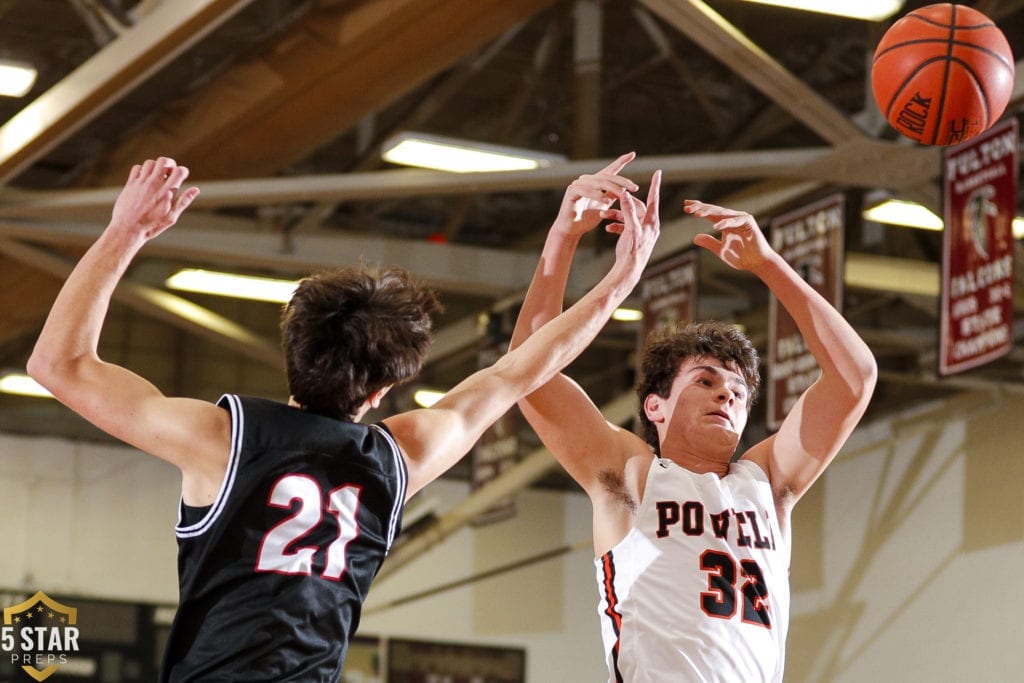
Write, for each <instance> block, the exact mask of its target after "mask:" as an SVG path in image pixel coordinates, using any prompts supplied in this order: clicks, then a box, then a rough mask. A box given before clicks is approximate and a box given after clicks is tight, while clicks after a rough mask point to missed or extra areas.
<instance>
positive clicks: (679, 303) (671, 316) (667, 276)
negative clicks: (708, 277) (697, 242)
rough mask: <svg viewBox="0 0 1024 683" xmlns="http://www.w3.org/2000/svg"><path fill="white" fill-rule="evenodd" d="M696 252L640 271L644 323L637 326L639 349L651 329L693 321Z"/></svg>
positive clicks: (695, 305)
mask: <svg viewBox="0 0 1024 683" xmlns="http://www.w3.org/2000/svg"><path fill="white" fill-rule="evenodd" d="M699 256H700V254H699V252H698V251H697V249H687V250H686V251H681V252H679V253H678V254H676V255H674V256H670V257H668V258H666V259H663V260H661V261H659V262H657V263H654V264H651V265H650V266H648V267H647V270H645V271H644V275H643V279H641V280H640V301H641V306H642V307H643V314H644V321H643V324H642V325H641V326H640V343H641V346H642V345H643V342H644V340H645V339H647V335H648V334H650V333H651V332H652V331H654V330H655V329H658V328H661V327H666V326H668V325H671V324H673V323H676V322H680V323H689V322H693V321H694V320H696V318H697V276H698V270H697V267H698V264H699V262H700V259H699Z"/></svg>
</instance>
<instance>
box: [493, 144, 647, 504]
mask: <svg viewBox="0 0 1024 683" xmlns="http://www.w3.org/2000/svg"><path fill="white" fill-rule="evenodd" d="M634 157H635V155H634V154H633V153H629V154H624V155H622V156H621V157H619V158H618V159H616V160H615V161H614V162H612V163H611V164H609V165H608V166H606V167H605V168H603V169H601V170H600V171H598V172H597V173H595V174H593V175H583V176H580V177H579V178H578V179H577V180H576V181H574V182H573V183H572V184H571V185H570V186H569V187H568V189H567V190H566V192H565V196H564V197H563V199H562V205H561V207H560V209H559V212H558V216H557V217H556V219H555V221H554V223H553V224H552V226H551V229H550V231H549V232H548V236H547V240H546V241H545V243H544V249H543V251H542V253H541V258H540V261H539V263H538V264H537V270H536V271H535V272H534V276H533V280H532V281H531V282H530V288H529V290H528V291H527V294H526V299H525V300H524V301H523V306H522V309H521V311H520V313H519V319H518V320H517V321H516V327H515V331H514V332H513V334H512V344H511V346H512V348H515V347H516V346H517V345H518V344H521V343H523V341H524V340H525V339H527V338H528V337H529V336H530V334H532V333H533V332H535V331H536V330H537V329H538V328H539V327H540V326H541V324H543V323H544V322H546V321H548V320H550V319H551V318H553V317H554V316H555V315H557V314H558V312H559V311H560V310H561V309H562V302H563V299H564V297H565V289H566V283H567V282H568V279H569V271H570V268H571V265H572V259H573V256H574V255H575V252H576V247H577V245H578V244H579V241H580V238H581V237H582V236H583V235H584V234H585V233H586V232H588V231H590V230H592V229H593V228H594V227H596V226H597V225H598V224H599V223H600V221H601V220H602V219H604V218H609V219H612V220H613V221H615V222H613V223H611V224H610V225H609V226H608V228H607V229H608V230H609V231H610V232H617V231H619V230H621V229H622V226H623V222H622V221H624V220H625V217H624V216H623V209H624V208H625V207H622V206H620V208H619V209H618V210H616V209H614V208H613V206H612V205H613V201H614V199H615V196H616V193H615V192H614V188H615V187H617V186H618V187H624V188H627V189H633V190H635V189H636V185H635V184H634V183H633V182H632V181H630V180H628V179H627V178H624V177H623V176H621V175H620V173H621V172H622V170H623V169H624V168H625V166H626V164H628V163H629V162H630V161H632V160H633V158H634ZM660 183H661V176H660V174H655V176H654V178H653V179H652V183H651V187H650V191H649V193H648V197H647V203H646V205H640V206H638V211H641V213H640V214H639V215H641V216H644V217H645V219H646V220H651V221H654V222H657V220H658V202H659V191H660ZM519 406H520V408H521V409H522V411H523V415H524V416H525V417H526V418H527V420H528V421H529V423H530V425H531V426H532V427H533V429H534V431H535V432H537V435H538V436H540V438H541V440H542V441H543V442H544V444H545V445H546V446H547V447H548V449H550V450H551V452H552V454H553V455H554V456H555V458H556V459H557V460H558V461H559V463H560V464H561V465H562V467H564V468H565V470H566V472H568V473H569V475H570V476H571V477H573V479H575V480H576V481H577V482H578V483H579V484H580V485H581V486H582V487H583V488H584V489H585V490H587V491H588V492H592V493H593V492H595V491H596V489H595V488H593V487H592V485H593V484H595V483H597V477H598V474H599V473H600V472H601V471H604V470H606V469H609V468H617V467H620V466H621V464H622V463H621V460H622V459H623V458H624V457H625V454H626V452H627V451H628V446H629V444H630V440H631V437H632V434H631V433H630V432H628V431H627V430H623V429H621V428H620V427H618V426H617V425H614V424H611V423H609V422H608V421H606V420H605V419H604V416H603V415H602V414H601V411H600V410H599V409H598V407H597V406H595V405H594V403H593V401H591V399H590V397H589V396H587V394H586V393H585V392H584V391H583V389H582V388H581V387H580V386H579V385H578V384H577V383H576V382H574V381H573V380H572V379H570V378H569V377H567V376H565V375H563V374H558V375H556V376H555V377H554V378H553V379H552V380H551V381H550V382H548V383H547V384H545V385H544V386H543V387H541V388H540V389H538V390H537V391H535V392H533V393H531V394H530V395H529V396H527V397H526V398H524V399H523V400H521V401H520V402H519ZM566 416H571V419H567V417H566Z"/></svg>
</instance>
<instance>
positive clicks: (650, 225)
mask: <svg viewBox="0 0 1024 683" xmlns="http://www.w3.org/2000/svg"><path fill="white" fill-rule="evenodd" d="M660 199H661V171H655V172H654V175H653V176H651V187H650V189H649V190H648V191H647V202H646V203H645V202H643V201H641V200H639V199H637V198H636V197H634V196H633V195H631V194H629V193H628V192H625V191H623V192H622V193H621V194H620V195H619V203H620V204H621V206H622V208H621V211H620V213H621V217H622V223H621V224H618V226H617V229H616V230H615V231H616V232H619V233H620V235H619V239H618V241H617V242H616V243H615V260H616V263H621V262H626V263H627V264H630V265H633V266H638V267H639V270H640V271H642V270H643V268H644V266H646V265H647V261H648V260H649V259H650V258H651V252H652V251H653V250H654V244H655V243H656V242H657V241H658V235H660V234H661V218H660V217H659V214H658V203H659V201H660Z"/></svg>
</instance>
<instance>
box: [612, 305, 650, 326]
mask: <svg viewBox="0 0 1024 683" xmlns="http://www.w3.org/2000/svg"><path fill="white" fill-rule="evenodd" d="M643 319H644V313H643V311H638V310H637V309H635V308H616V309H615V311H614V312H612V320H618V321H619V322H624V323H635V322H637V321H640V320H643Z"/></svg>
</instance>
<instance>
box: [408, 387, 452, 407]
mask: <svg viewBox="0 0 1024 683" xmlns="http://www.w3.org/2000/svg"><path fill="white" fill-rule="evenodd" d="M444 395H445V392H443V391H438V390H437V389H417V390H416V392H415V393H413V395H412V400H413V401H415V402H416V405H418V406H421V407H423V408H429V407H430V406H432V405H434V404H435V403H437V402H438V401H440V400H441V399H442V398H444Z"/></svg>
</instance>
